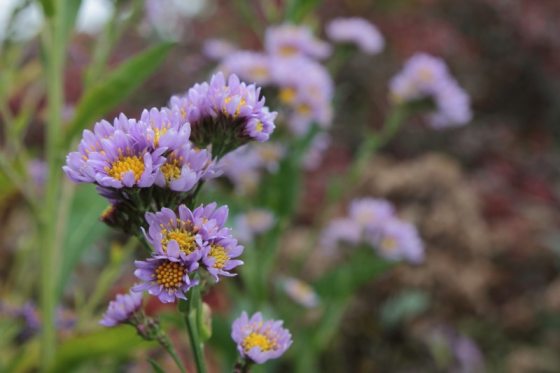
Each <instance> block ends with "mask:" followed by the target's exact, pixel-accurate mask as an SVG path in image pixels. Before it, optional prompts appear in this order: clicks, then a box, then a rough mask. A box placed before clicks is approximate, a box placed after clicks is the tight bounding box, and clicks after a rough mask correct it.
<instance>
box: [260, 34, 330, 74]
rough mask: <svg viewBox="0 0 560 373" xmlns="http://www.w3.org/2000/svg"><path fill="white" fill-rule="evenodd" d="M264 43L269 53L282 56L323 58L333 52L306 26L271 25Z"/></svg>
mask: <svg viewBox="0 0 560 373" xmlns="http://www.w3.org/2000/svg"><path fill="white" fill-rule="evenodd" d="M264 43H265V49H266V51H267V52H268V53H269V54H271V55H273V56H277V57H282V58H290V57H301V56H308V57H312V58H317V59H323V58H326V57H328V56H329V55H330V54H331V47H330V45H329V44H327V43H325V42H323V41H321V40H319V39H317V38H315V37H314V36H313V33H312V32H311V29H310V28H308V27H305V26H296V25H291V24H284V25H280V26H273V27H269V28H268V29H267V30H266V34H265V42H264ZM298 75H299V74H298Z"/></svg>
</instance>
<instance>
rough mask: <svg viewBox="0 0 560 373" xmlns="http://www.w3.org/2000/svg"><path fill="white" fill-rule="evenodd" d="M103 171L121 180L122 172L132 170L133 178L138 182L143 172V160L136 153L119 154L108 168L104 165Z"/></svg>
mask: <svg viewBox="0 0 560 373" xmlns="http://www.w3.org/2000/svg"><path fill="white" fill-rule="evenodd" d="M105 171H106V172H107V174H108V175H109V176H111V177H112V178H114V179H117V180H119V181H122V178H123V175H124V174H126V173H127V172H130V171H132V173H133V174H134V180H136V182H138V180H140V178H141V177H142V174H143V173H144V160H143V159H142V158H141V157H140V156H137V155H130V156H124V157H123V156H121V157H120V158H119V159H118V160H117V161H115V162H113V164H112V165H111V167H110V168H109V167H106V168H105Z"/></svg>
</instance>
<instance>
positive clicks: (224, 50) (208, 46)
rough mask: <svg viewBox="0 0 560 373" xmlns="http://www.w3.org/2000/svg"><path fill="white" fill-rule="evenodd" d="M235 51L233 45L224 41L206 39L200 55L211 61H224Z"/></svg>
mask: <svg viewBox="0 0 560 373" xmlns="http://www.w3.org/2000/svg"><path fill="white" fill-rule="evenodd" d="M236 50H237V48H236V47H235V46H234V45H233V44H231V43H230V42H229V41H226V40H224V39H207V40H206V41H204V44H203V45H202V53H203V54H204V55H205V56H206V57H208V58H210V59H212V60H221V59H224V58H226V57H227V56H229V55H230V54H232V53H235V52H236Z"/></svg>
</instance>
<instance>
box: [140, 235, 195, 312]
mask: <svg viewBox="0 0 560 373" xmlns="http://www.w3.org/2000/svg"><path fill="white" fill-rule="evenodd" d="M134 265H135V266H136V270H135V271H134V275H135V276H136V277H138V278H139V279H140V280H141V281H142V282H141V283H140V284H138V285H136V286H134V287H133V288H132V291H135V292H142V291H147V292H148V294H150V295H153V296H156V297H158V298H159V300H160V301H161V302H162V303H172V302H174V301H175V300H176V299H187V296H186V294H187V292H188V290H189V289H190V288H191V287H193V286H196V285H198V281H196V280H195V281H191V279H190V278H189V273H191V272H193V271H194V270H196V268H197V267H198V262H188V261H185V255H184V252H183V251H182V250H181V249H180V248H179V244H178V243H177V241H175V240H171V241H169V243H168V244H167V245H166V246H165V254H161V253H158V252H156V253H155V255H153V256H152V257H151V258H148V259H147V260H144V261H142V260H137V261H135V262H134Z"/></svg>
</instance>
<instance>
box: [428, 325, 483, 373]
mask: <svg viewBox="0 0 560 373" xmlns="http://www.w3.org/2000/svg"><path fill="white" fill-rule="evenodd" d="M424 339H425V342H426V343H427V345H428V347H429V348H430V349H431V350H432V353H433V355H434V358H436V362H437V363H438V364H439V365H441V366H440V368H443V369H445V370H447V371H449V372H452V373H479V372H484V371H485V369H484V356H483V355H482V352H481V351H480V349H479V348H478V346H477V345H476V343H475V341H473V340H472V339H471V338H469V337H468V336H466V335H464V334H462V333H460V332H459V331H457V330H456V329H454V328H453V327H450V326H447V325H436V326H434V327H433V328H432V329H431V330H430V331H429V332H428V333H426V335H425V337H424ZM441 355H444V356H445V358H444V359H442V361H437V360H438V356H441Z"/></svg>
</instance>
